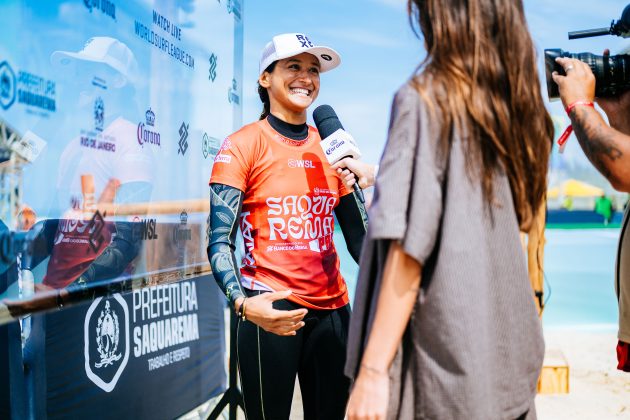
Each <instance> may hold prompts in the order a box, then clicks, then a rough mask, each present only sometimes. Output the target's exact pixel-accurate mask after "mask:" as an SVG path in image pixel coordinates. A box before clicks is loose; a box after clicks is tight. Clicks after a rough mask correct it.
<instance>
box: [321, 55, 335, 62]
mask: <svg viewBox="0 0 630 420" xmlns="http://www.w3.org/2000/svg"><path fill="white" fill-rule="evenodd" d="M320 57H321V58H322V59H324V60H326V61H332V57H331V56H329V55H328V54H321V55H320Z"/></svg>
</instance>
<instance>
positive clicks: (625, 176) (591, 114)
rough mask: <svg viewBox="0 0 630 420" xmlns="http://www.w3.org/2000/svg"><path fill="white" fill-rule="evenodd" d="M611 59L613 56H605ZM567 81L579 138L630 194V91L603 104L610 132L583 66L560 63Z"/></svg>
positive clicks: (627, 320)
mask: <svg viewBox="0 0 630 420" xmlns="http://www.w3.org/2000/svg"><path fill="white" fill-rule="evenodd" d="M609 54H610V51H609V50H605V51H604V55H605V56H607V55H609ZM556 62H557V63H558V64H560V65H561V66H562V68H563V69H564V72H565V74H566V76H561V75H560V74H558V73H557V72H554V74H553V80H554V81H555V82H556V83H557V84H558V87H559V90H560V98H561V99H562V104H563V105H564V106H565V109H567V112H568V113H569V117H570V118H571V124H572V126H573V130H574V131H575V136H576V137H577V139H578V141H579V142H580V146H581V147H582V150H584V153H585V154H586V156H587V157H588V159H589V160H590V161H591V163H593V165H594V166H595V167H596V168H597V170H598V171H599V172H601V174H602V175H604V176H605V177H606V179H608V181H609V182H610V183H611V184H612V186H613V187H614V188H615V189H616V190H618V191H624V192H630V91H626V92H623V93H621V94H620V95H618V96H617V97H615V98H605V99H603V98H597V103H598V104H599V106H600V107H601V108H602V109H603V110H604V112H605V113H606V115H607V116H608V121H609V122H610V126H608V125H607V124H606V122H605V121H604V119H603V118H602V116H601V115H600V114H599V112H597V111H596V110H595V109H594V108H593V104H592V102H593V100H594V99H595V76H594V75H593V72H592V71H591V68H590V67H589V66H588V65H587V64H585V63H583V62H581V61H580V60H576V59H572V58H557V59H556ZM629 213H630V211H629V210H628V209H627V208H626V214H625V215H624V222H623V228H622V230H621V238H620V240H619V251H618V254H617V255H618V257H617V264H616V273H615V277H616V280H615V288H616V291H617V298H618V301H619V334H618V337H619V344H618V345H617V359H618V361H619V365H618V366H617V368H618V369H620V370H623V371H626V372H630V344H629V343H630V232H629V231H630V229H628V225H629V222H628V220H629V218H630V216H629Z"/></svg>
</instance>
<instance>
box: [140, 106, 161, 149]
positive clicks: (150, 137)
mask: <svg viewBox="0 0 630 420" xmlns="http://www.w3.org/2000/svg"><path fill="white" fill-rule="evenodd" d="M145 121H146V125H145V123H143V122H141V123H139V124H138V136H137V137H138V144H139V145H140V146H142V147H144V145H145V144H152V145H154V146H158V147H160V146H161V143H160V133H158V132H157V131H153V127H154V126H155V112H153V111H152V110H151V108H149V110H148V111H147V112H146V113H145Z"/></svg>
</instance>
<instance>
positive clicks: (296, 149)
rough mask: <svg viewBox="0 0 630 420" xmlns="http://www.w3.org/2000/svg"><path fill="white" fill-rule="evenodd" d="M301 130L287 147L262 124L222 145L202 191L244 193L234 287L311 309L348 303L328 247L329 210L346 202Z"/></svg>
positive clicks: (315, 143) (312, 132) (314, 136)
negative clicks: (283, 296)
mask: <svg viewBox="0 0 630 420" xmlns="http://www.w3.org/2000/svg"><path fill="white" fill-rule="evenodd" d="M320 141H321V139H320V137H319V133H318V132H317V130H316V129H315V128H313V127H309V132H308V138H307V139H306V140H302V141H296V140H292V139H288V138H286V137H283V136H282V135H280V134H279V133H278V132H277V131H276V130H274V129H273V128H272V127H271V125H269V123H268V122H267V120H266V119H265V120H262V121H258V122H255V123H253V124H249V125H247V126H245V127H243V128H242V129H240V130H239V131H237V132H236V133H234V134H232V135H231V136H229V137H228V138H226V139H225V141H224V142H223V145H222V146H221V150H220V151H219V153H218V154H217V156H216V158H215V160H214V167H213V168H212V176H211V177H210V183H217V184H225V185H229V186H231V187H234V188H238V189H239V190H241V191H243V192H244V193H245V197H244V200H243V208H242V211H241V214H240V227H241V232H242V233H243V239H244V245H245V257H244V258H243V267H242V268H241V275H242V277H241V284H242V285H243V286H244V287H246V288H248V289H253V290H265V289H267V290H269V289H270V290H273V291H281V290H287V289H291V290H292V291H293V294H292V295H291V296H290V297H289V299H290V300H292V301H294V302H296V303H299V304H301V305H304V306H307V307H310V308H315V309H334V308H338V307H341V306H344V305H346V304H347V303H348V291H347V288H346V283H345V281H344V279H343V277H342V276H341V272H340V271H339V257H338V256H337V251H336V250H335V246H334V244H333V232H334V230H335V222H334V218H333V209H334V208H335V207H336V206H337V204H338V203H339V197H341V196H344V195H346V194H348V193H349V192H350V191H348V190H346V188H345V187H344V186H343V183H342V182H341V179H340V178H339V177H338V176H337V174H336V172H335V171H334V170H333V169H331V167H330V165H329V164H328V161H327V160H326V157H325V155H324V152H323V151H322V148H321V146H320V145H319V142H320Z"/></svg>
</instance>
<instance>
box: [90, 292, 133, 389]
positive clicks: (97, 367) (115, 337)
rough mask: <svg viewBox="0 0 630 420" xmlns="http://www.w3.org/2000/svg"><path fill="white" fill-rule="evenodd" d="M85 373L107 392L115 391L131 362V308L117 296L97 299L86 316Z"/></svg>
mask: <svg viewBox="0 0 630 420" xmlns="http://www.w3.org/2000/svg"><path fill="white" fill-rule="evenodd" d="M84 342H85V373H86V375H87V377H88V378H89V379H90V380H91V381H92V382H94V384H96V385H97V386H98V387H99V388H101V389H102V390H103V391H105V392H112V391H113V390H114V388H115V387H116V383H117V382H118V380H119V379H120V375H122V373H123V371H124V370H125V367H126V366H127V362H128V361H129V307H128V306H127V302H125V300H124V299H123V298H122V296H120V294H118V293H116V294H114V295H113V297H111V298H108V299H104V298H102V297H100V298H97V299H96V300H95V301H94V302H92V305H90V308H89V309H88V311H87V314H86V315H85V323H84Z"/></svg>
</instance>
